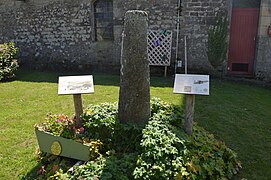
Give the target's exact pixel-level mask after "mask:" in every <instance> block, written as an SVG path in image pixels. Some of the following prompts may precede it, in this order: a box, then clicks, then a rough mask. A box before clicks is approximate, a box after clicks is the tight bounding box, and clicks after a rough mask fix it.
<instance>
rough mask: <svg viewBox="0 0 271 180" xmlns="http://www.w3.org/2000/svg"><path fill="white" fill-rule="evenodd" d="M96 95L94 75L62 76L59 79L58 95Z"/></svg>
mask: <svg viewBox="0 0 271 180" xmlns="http://www.w3.org/2000/svg"><path fill="white" fill-rule="evenodd" d="M89 93H94V84H93V77H92V75H84V76H60V77H59V79H58V94H59V95H61V94H89Z"/></svg>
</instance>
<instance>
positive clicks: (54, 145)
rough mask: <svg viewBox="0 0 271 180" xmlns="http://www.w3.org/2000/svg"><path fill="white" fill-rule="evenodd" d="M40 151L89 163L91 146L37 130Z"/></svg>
mask: <svg viewBox="0 0 271 180" xmlns="http://www.w3.org/2000/svg"><path fill="white" fill-rule="evenodd" d="M35 132H36V136H37V139H38V144H39V147H40V150H41V151H43V152H46V153H50V154H53V155H58V156H63V157H68V158H73V159H78V160H82V161H88V160H89V157H90V151H89V146H86V145H84V144H81V143H78V142H76V141H73V140H71V139H66V138H63V137H59V136H54V135H52V134H50V133H47V132H44V131H40V130H38V129H35Z"/></svg>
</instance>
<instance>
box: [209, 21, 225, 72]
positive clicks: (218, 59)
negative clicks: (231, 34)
mask: <svg viewBox="0 0 271 180" xmlns="http://www.w3.org/2000/svg"><path fill="white" fill-rule="evenodd" d="M227 35H228V21H227V18H226V17H222V16H219V17H217V18H216V24H215V25H214V26H213V27H211V28H210V30H209V32H208V51H207V55H208V59H209V62H210V63H211V65H212V66H213V67H214V68H217V67H219V66H221V65H222V63H223V61H224V60H225V58H226V53H227V46H228V44H227Z"/></svg>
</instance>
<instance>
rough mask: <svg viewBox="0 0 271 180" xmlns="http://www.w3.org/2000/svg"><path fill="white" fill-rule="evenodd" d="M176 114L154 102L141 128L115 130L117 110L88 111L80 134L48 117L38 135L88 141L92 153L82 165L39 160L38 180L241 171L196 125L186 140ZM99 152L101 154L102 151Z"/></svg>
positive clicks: (211, 175)
mask: <svg viewBox="0 0 271 180" xmlns="http://www.w3.org/2000/svg"><path fill="white" fill-rule="evenodd" d="M178 109H179V108H177V109H176V107H174V106H172V105H170V104H168V103H166V102H164V101H161V100H160V99H158V98H154V99H152V100H151V114H152V117H151V118H150V120H149V122H148V123H147V125H146V127H139V126H137V125H135V124H134V125H122V124H120V123H119V121H118V118H117V115H118V114H117V112H118V111H117V106H116V104H109V103H104V104H101V105H95V106H90V107H89V108H87V109H86V111H85V112H84V114H83V115H82V117H83V127H84V130H85V131H84V132H83V133H81V134H80V133H77V132H78V128H79V127H77V130H73V131H67V130H69V129H70V127H73V126H74V125H73V121H71V120H70V119H69V118H68V117H67V116H64V115H60V116H57V115H50V114H49V118H47V123H45V124H43V126H42V127H41V129H43V130H45V131H48V132H51V133H54V134H56V135H60V136H66V137H69V138H71V139H74V138H75V139H78V138H81V139H82V141H84V140H86V139H89V140H91V141H90V143H89V144H90V146H91V147H92V148H91V149H92V150H93V151H94V152H93V156H92V158H91V160H90V161H88V162H85V163H83V164H81V165H80V164H75V162H74V160H69V159H68V158H61V157H57V158H56V157H55V156H52V155H46V156H40V159H42V162H45V163H42V165H41V168H40V172H41V174H39V175H38V178H39V177H50V178H55V179H57V178H58V179H61V178H64V179H65V178H66V179H112V180H114V179H120V180H127V179H191V180H192V179H231V178H232V177H233V176H234V175H235V174H237V172H238V171H239V170H240V168H241V165H240V162H239V161H238V160H237V156H236V154H235V153H234V152H233V151H232V150H231V149H229V148H228V147H227V146H226V145H225V143H223V142H221V141H218V140H216V139H215V138H214V136H213V135H212V134H209V133H208V132H207V131H205V130H204V129H203V128H200V127H199V126H198V125H197V124H195V125H194V131H193V135H191V136H190V135H187V134H186V133H185V132H184V131H183V114H182V112H181V111H179V110H178ZM60 120H61V121H60ZM48 121H50V122H51V123H48ZM59 123H60V124H59ZM66 131H67V132H68V133H67V132H66ZM64 132H66V133H64ZM78 134H79V135H80V137H78V136H77V135H78ZM101 146H105V147H106V148H104V147H103V148H102V150H101ZM52 158H53V159H55V160H54V161H52V160H50V159H52ZM63 160H65V161H63ZM68 169H71V170H70V171H67V170H68ZM38 178H36V179H38Z"/></svg>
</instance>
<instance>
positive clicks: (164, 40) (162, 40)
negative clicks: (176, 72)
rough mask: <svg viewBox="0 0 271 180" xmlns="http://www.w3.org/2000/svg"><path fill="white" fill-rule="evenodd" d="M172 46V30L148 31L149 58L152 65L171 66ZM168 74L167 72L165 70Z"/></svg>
mask: <svg viewBox="0 0 271 180" xmlns="http://www.w3.org/2000/svg"><path fill="white" fill-rule="evenodd" d="M171 46H172V31H168V30H149V31H148V58H149V61H150V65H153V66H165V71H166V67H167V66H170V59H171ZM165 74H166V72H165Z"/></svg>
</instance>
